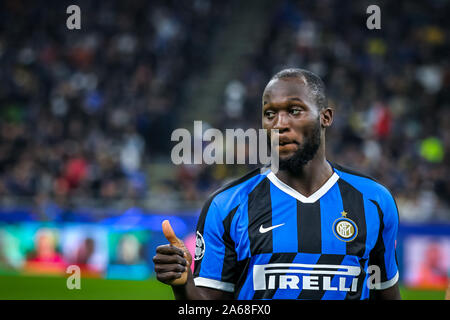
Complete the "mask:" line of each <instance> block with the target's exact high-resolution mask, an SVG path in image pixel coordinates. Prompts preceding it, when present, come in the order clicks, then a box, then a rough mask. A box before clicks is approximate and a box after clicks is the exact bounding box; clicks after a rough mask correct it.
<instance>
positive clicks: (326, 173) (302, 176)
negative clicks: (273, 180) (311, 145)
mask: <svg viewBox="0 0 450 320" xmlns="http://www.w3.org/2000/svg"><path fill="white" fill-rule="evenodd" d="M332 175H333V168H332V167H331V165H330V164H329V163H328V161H327V159H326V158H325V156H322V155H319V154H318V155H317V157H314V158H313V159H312V160H311V161H309V162H308V163H307V164H306V165H304V166H303V168H302V169H301V170H300V172H299V173H298V174H296V175H293V174H292V173H290V172H288V171H287V170H279V171H278V172H277V174H276V176H277V178H278V179H280V180H281V181H283V182H284V183H285V184H287V185H288V186H290V187H291V188H293V189H294V190H296V191H298V192H299V193H300V194H302V195H304V196H305V197H309V196H310V195H312V194H313V193H314V192H316V191H317V190H319V189H320V187H322V186H323V185H324V184H325V182H327V180H328V179H330V177H331V176H332Z"/></svg>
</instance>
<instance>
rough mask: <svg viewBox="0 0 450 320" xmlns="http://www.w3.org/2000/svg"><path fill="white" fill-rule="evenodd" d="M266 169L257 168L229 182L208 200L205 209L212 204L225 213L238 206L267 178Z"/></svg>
mask: <svg viewBox="0 0 450 320" xmlns="http://www.w3.org/2000/svg"><path fill="white" fill-rule="evenodd" d="M266 174H267V170H266V168H264V167H263V168H256V169H254V170H251V171H250V172H248V173H246V174H245V175H243V176H241V177H238V178H233V179H230V180H229V181H227V182H226V183H225V184H224V185H223V186H222V187H220V188H219V189H218V190H216V191H214V192H213V193H212V194H211V195H210V196H209V197H208V199H207V200H206V203H205V206H204V208H209V207H210V206H211V204H212V203H214V205H215V206H216V207H218V208H220V209H223V210H224V211H225V212H226V211H229V210H232V209H233V208H235V207H236V206H238V205H239V204H240V203H241V202H242V201H243V200H244V199H245V198H246V197H247V195H248V194H249V193H250V192H251V191H252V190H253V189H254V188H255V187H256V186H257V185H258V184H259V183H260V182H261V181H262V180H264V178H265V177H266Z"/></svg>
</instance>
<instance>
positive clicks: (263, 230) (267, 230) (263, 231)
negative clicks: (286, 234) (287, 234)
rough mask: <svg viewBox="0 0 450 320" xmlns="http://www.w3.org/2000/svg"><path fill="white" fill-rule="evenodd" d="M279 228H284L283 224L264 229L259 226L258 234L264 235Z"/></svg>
mask: <svg viewBox="0 0 450 320" xmlns="http://www.w3.org/2000/svg"><path fill="white" fill-rule="evenodd" d="M281 226H284V223H281V224H277V225H276V226H271V227H268V228H264V227H263V225H261V226H260V227H259V232H261V233H266V232H269V231H270V230H273V229H275V228H278V227H281Z"/></svg>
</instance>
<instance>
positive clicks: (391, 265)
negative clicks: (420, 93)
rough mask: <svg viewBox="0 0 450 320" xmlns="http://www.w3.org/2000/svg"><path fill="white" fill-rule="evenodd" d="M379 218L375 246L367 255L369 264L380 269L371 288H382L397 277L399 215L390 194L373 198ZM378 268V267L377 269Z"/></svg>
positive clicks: (389, 285) (387, 286)
mask: <svg viewBox="0 0 450 320" xmlns="http://www.w3.org/2000/svg"><path fill="white" fill-rule="evenodd" d="M372 202H373V203H374V204H375V205H376V207H377V210H378V215H379V218H380V228H379V234H378V239H377V242H376V244H375V247H374V248H373V249H372V251H371V253H370V257H369V265H371V266H372V268H374V267H375V268H374V269H373V270H379V271H380V280H379V282H378V283H374V288H373V289H378V290H384V289H387V288H389V287H392V286H393V285H394V284H395V283H397V281H398V278H399V273H398V262H397V255H396V244H397V232H398V224H399V218H398V217H399V215H398V209H397V205H396V203H395V200H394V198H393V197H392V195H391V194H390V193H389V192H387V194H386V195H385V196H384V197H383V199H382V200H381V203H378V202H376V201H374V200H372ZM378 268H379V269H378Z"/></svg>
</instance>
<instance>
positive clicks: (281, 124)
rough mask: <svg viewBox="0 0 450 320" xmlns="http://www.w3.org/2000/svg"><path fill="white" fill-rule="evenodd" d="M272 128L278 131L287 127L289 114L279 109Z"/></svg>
mask: <svg viewBox="0 0 450 320" xmlns="http://www.w3.org/2000/svg"><path fill="white" fill-rule="evenodd" d="M273 129H278V130H279V131H280V132H283V131H286V130H288V129H289V115H288V113H287V112H284V111H281V112H279V113H278V115H277V118H276V122H275V125H274V126H273Z"/></svg>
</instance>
